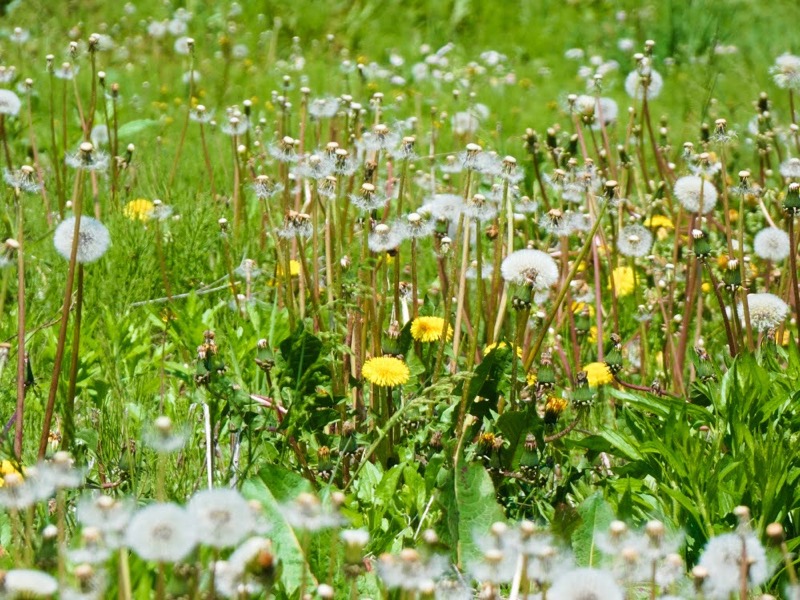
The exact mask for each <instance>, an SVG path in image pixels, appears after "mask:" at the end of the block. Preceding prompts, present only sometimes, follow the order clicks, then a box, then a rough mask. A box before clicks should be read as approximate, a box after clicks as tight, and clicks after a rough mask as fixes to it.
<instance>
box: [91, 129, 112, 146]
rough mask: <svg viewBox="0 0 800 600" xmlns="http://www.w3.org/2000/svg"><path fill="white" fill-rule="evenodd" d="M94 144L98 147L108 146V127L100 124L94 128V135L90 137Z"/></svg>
mask: <svg viewBox="0 0 800 600" xmlns="http://www.w3.org/2000/svg"><path fill="white" fill-rule="evenodd" d="M89 137H90V139H91V140H92V144H94V145H95V147H96V146H105V145H106V144H108V127H107V126H106V125H103V124H100V125H95V126H94V127H92V133H91V134H90V135H89Z"/></svg>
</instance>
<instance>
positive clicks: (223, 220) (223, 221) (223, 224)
mask: <svg viewBox="0 0 800 600" xmlns="http://www.w3.org/2000/svg"><path fill="white" fill-rule="evenodd" d="M217 225H219V228H220V230H222V231H227V229H228V219H226V218H225V217H220V218H219V219H218V220H217Z"/></svg>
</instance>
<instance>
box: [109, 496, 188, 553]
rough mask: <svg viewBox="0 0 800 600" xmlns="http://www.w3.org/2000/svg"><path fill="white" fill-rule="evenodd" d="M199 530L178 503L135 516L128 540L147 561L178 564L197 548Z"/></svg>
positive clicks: (164, 505) (152, 506)
mask: <svg viewBox="0 0 800 600" xmlns="http://www.w3.org/2000/svg"><path fill="white" fill-rule="evenodd" d="M196 529H197V523H196V521H195V519H194V518H192V517H191V516H190V515H189V513H187V512H186V511H185V510H184V509H183V508H181V507H180V506H178V505H177V504H172V503H157V504H151V505H150V506H147V507H146V508H143V509H142V510H140V511H139V512H137V513H136V514H135V515H134V516H133V519H131V522H130V524H129V525H128V530H127V534H126V537H125V541H126V544H127V545H128V546H129V547H130V548H131V550H133V551H134V552H136V554H138V555H139V556H141V557H142V558H143V559H144V560H152V561H155V562H167V563H171V562H178V561H179V560H182V559H183V558H185V557H186V556H187V555H188V554H189V552H191V551H192V550H193V549H194V547H195V545H196V543H197V536H196Z"/></svg>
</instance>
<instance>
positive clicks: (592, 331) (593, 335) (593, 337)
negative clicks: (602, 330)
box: [589, 325, 597, 344]
mask: <svg viewBox="0 0 800 600" xmlns="http://www.w3.org/2000/svg"><path fill="white" fill-rule="evenodd" d="M589 343H590V344H596V343H597V325H592V326H591V327H589Z"/></svg>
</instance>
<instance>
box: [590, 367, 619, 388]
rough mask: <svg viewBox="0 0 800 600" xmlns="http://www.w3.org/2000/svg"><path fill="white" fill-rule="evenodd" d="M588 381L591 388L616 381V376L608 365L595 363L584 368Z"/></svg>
mask: <svg viewBox="0 0 800 600" xmlns="http://www.w3.org/2000/svg"><path fill="white" fill-rule="evenodd" d="M583 371H584V372H585V373H586V377H587V381H588V383H589V385H590V386H591V387H597V386H599V385H606V384H607V383H611V382H612V381H614V376H613V375H612V374H611V371H610V370H609V368H608V365H607V364H606V363H602V362H593V363H589V364H588V365H586V366H584V367H583Z"/></svg>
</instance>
